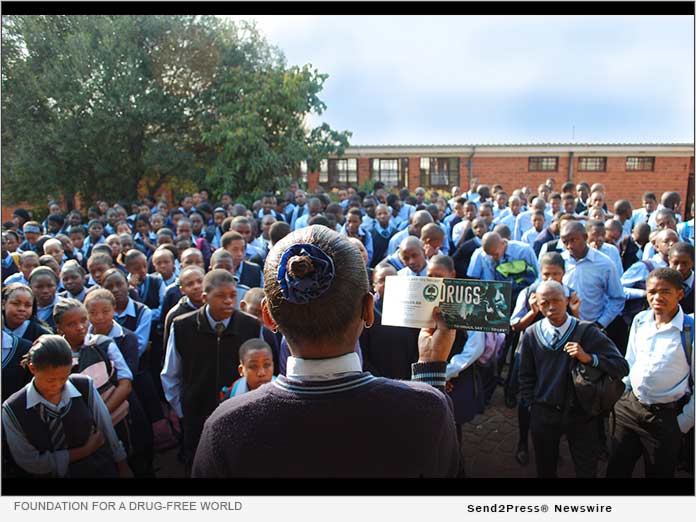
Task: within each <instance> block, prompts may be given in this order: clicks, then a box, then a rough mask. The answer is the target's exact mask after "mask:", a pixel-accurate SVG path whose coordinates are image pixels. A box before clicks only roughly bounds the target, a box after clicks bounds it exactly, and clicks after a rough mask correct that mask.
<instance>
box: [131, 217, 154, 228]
mask: <svg viewBox="0 0 696 522" xmlns="http://www.w3.org/2000/svg"><path fill="white" fill-rule="evenodd" d="M138 222H140V223H145V224H146V225H147V226H148V227H149V226H150V217H149V216H148V215H147V214H138V215H137V216H135V223H138Z"/></svg>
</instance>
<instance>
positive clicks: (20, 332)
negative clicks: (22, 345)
mask: <svg viewBox="0 0 696 522" xmlns="http://www.w3.org/2000/svg"><path fill="white" fill-rule="evenodd" d="M29 322H30V320H29V319H27V320H26V321H24V322H23V323H22V324H20V325H19V326H18V327H17V328H15V329H14V330H10V329H9V328H8V327H7V326H5V325H3V326H2V329H3V330H4V331H6V332H8V333H11V334H12V335H15V336H17V337H23V336H24V334H25V333H26V331H27V328H29Z"/></svg>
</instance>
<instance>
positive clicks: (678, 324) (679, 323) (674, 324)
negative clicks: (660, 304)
mask: <svg viewBox="0 0 696 522" xmlns="http://www.w3.org/2000/svg"><path fill="white" fill-rule="evenodd" d="M646 315H647V317H646V321H647V322H648V323H650V326H652V327H653V328H655V329H656V330H657V325H656V324H655V312H653V311H652V310H648V313H647V314H646ZM683 327H684V312H683V311H682V309H681V306H680V307H679V310H678V311H677V313H676V315H675V316H674V317H672V320H671V321H670V322H669V323H667V324H665V325H664V326H663V327H662V328H660V330H659V331H660V332H664V331H666V330H669V329H671V328H675V329H677V330H678V331H680V332H681V331H682V328H683Z"/></svg>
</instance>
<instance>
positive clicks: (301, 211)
mask: <svg viewBox="0 0 696 522" xmlns="http://www.w3.org/2000/svg"><path fill="white" fill-rule="evenodd" d="M297 208H299V209H300V210H298V211H297V217H298V218H299V217H301V216H302V214H304V206H302V207H297ZM295 219H297V218H295Z"/></svg>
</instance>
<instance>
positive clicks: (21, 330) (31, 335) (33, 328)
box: [2, 318, 53, 343]
mask: <svg viewBox="0 0 696 522" xmlns="http://www.w3.org/2000/svg"><path fill="white" fill-rule="evenodd" d="M2 330H3V331H4V332H7V333H11V334H13V335H16V336H17V337H21V338H22V339H26V340H27V341H29V342H30V343H33V342H34V341H36V339H38V338H39V337H41V336H42V335H45V334H52V333H53V331H52V330H51V329H50V328H49V327H48V325H46V324H45V323H42V322H40V321H38V320H37V319H36V318H31V319H27V320H26V321H24V322H23V323H22V324H20V325H19V326H18V327H17V328H15V329H14V330H10V329H9V328H8V327H7V326H6V325H5V324H3V326H2Z"/></svg>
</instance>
